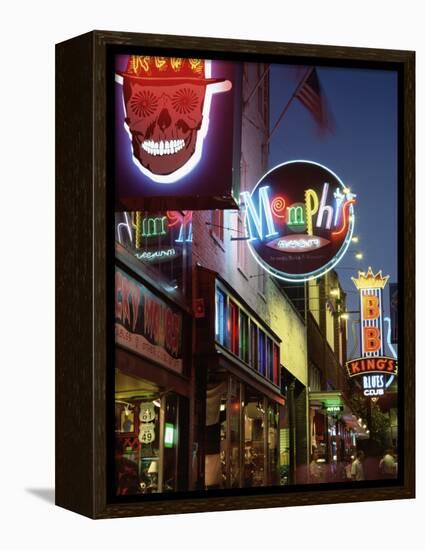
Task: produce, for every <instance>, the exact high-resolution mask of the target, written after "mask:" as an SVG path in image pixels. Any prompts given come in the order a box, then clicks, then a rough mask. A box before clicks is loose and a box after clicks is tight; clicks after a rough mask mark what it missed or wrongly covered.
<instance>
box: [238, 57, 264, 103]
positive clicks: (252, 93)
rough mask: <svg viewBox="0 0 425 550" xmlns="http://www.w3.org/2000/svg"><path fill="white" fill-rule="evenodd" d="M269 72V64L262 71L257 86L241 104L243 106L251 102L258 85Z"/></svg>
mask: <svg viewBox="0 0 425 550" xmlns="http://www.w3.org/2000/svg"><path fill="white" fill-rule="evenodd" d="M269 70H270V64H269V65H268V66H267V69H264V71H263V74H262V75H261V76H260V78H259V79H258V82H257V84H256V85H255V86H254V89H253V90H252V91H251V93H250V94H249V96H248V97H247V99H246V100H245V101H244V102H243V106H244V107H246V106H247V105H248V103H249V102H250V101H251V98H252V96H253V95H254V94H255V92H256V91H257V90H258V88H259V86H260V84H261V83H262V82H263V80H264V78H265V77H266V75H267V73H268V72H269Z"/></svg>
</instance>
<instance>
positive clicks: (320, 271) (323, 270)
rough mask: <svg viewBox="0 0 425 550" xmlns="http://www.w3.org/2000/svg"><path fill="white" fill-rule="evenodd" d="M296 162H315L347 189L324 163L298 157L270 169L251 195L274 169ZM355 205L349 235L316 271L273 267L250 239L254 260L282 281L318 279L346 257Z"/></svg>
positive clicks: (352, 226) (351, 232) (351, 212)
mask: <svg viewBox="0 0 425 550" xmlns="http://www.w3.org/2000/svg"><path fill="white" fill-rule="evenodd" d="M296 162H305V163H307V164H314V165H315V166H319V167H320V168H323V169H324V170H327V171H328V172H329V173H330V174H332V175H333V176H334V177H335V178H336V180H337V181H338V182H339V183H340V184H341V186H342V188H343V189H347V186H346V185H345V184H344V183H343V181H342V180H341V179H340V178H339V177H338V176H337V175H336V174H335V172H333V171H332V170H330V169H329V168H328V167H327V166H325V165H324V164H320V163H319V162H315V161H313V160H305V159H297V160H289V161H287V162H282V163H281V164H277V165H276V166H273V168H271V169H270V170H268V171H267V172H266V173H265V174H264V176H263V177H262V178H261V179H260V180H259V181H258V182H257V184H256V186H255V187H254V189H253V190H252V192H251V197H252V196H253V194H254V193H255V191H256V189H257V187H258V186H259V185H260V184H261V183H262V182H263V181H264V179H265V178H266V177H267V176H268V175H269V174H270V173H271V172H273V171H274V170H276V169H277V168H281V167H282V166H286V165H288V164H295V163H296ZM353 210H354V209H353V205H350V216H349V226H348V230H347V235H346V237H345V241H344V243H343V245H342V246H341V248H340V249H339V250H338V252H337V253H336V255H335V256H334V257H333V258H332V259H331V260H330V261H329V262H327V263H326V264H325V265H324V266H323V267H321V268H319V269H316V270H314V271H310V272H308V273H300V274H299V275H291V274H290V273H285V272H283V271H278V270H277V269H273V268H272V267H271V266H269V265H268V264H266V263H265V262H264V261H262V259H261V258H260V257H259V255H258V254H257V253H256V252H255V251H254V249H253V247H252V246H251V244H250V242H249V241H248V248H249V250H250V252H251V254H252V257H253V258H254V260H255V261H256V262H257V263H258V264H259V265H260V267H262V268H263V269H264V270H265V271H267V273H269V274H270V275H272V276H273V277H276V278H277V279H281V280H282V281H288V282H298V283H303V282H307V281H312V280H313V279H317V278H318V277H321V276H322V275H324V274H325V273H327V272H328V271H330V270H331V269H333V268H334V267H335V266H336V265H337V264H338V263H339V262H340V261H341V260H342V258H343V257H344V255H345V253H346V252H347V249H348V247H349V246H350V243H351V238H352V236H353V231H354V222H355V216H354V211H353ZM244 222H245V232H246V234H247V235H248V227H247V225H246V216H245V220H244Z"/></svg>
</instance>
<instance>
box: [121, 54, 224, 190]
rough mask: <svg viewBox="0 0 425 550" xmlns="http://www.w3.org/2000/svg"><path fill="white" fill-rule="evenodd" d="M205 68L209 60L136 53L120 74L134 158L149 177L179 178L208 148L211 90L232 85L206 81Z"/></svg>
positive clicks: (216, 90)
mask: <svg viewBox="0 0 425 550" xmlns="http://www.w3.org/2000/svg"><path fill="white" fill-rule="evenodd" d="M205 65H206V62H205V60H203V59H183V58H174V57H170V58H168V57H151V56H143V55H131V56H129V60H128V63H127V69H126V71H125V72H121V73H118V74H119V75H120V76H121V77H122V78H123V92H124V105H125V113H126V118H125V122H126V124H127V126H128V129H129V131H130V134H131V141H132V147H133V156H134V158H135V160H136V164H137V163H139V164H140V166H139V167H143V168H144V169H145V170H147V171H148V175H157V176H160V177H161V176H166V175H169V174H173V173H174V172H176V171H177V170H178V169H179V168H181V167H183V166H185V165H186V164H187V163H188V161H189V160H190V159H191V158H192V157H193V155H194V153H195V150H196V149H197V147H198V148H200V147H202V139H203V137H204V136H202V135H200V130H201V128H202V124H203V115H204V113H203V111H204V103H205V97H206V91H207V86H209V85H211V84H218V83H222V84H221V86H220V85H218V86H215V87H214V92H224V91H228V90H230V89H231V87H232V85H231V83H230V81H228V80H225V79H223V78H206V76H205ZM207 116H208V113H207ZM142 171H144V170H143V169H142ZM153 179H156V181H162V180H161V178H159V179H158V178H155V176H153Z"/></svg>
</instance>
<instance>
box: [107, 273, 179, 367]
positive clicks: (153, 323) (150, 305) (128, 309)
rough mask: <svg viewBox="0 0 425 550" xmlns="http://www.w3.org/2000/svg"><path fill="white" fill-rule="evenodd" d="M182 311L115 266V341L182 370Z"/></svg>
mask: <svg viewBox="0 0 425 550" xmlns="http://www.w3.org/2000/svg"><path fill="white" fill-rule="evenodd" d="M182 323H183V317H182V314H181V313H180V312H179V311H178V310H177V309H176V308H174V307H171V306H169V305H168V304H166V303H165V302H164V301H163V300H161V299H160V298H159V297H158V296H156V295H155V294H153V293H152V292H150V291H149V290H148V289H147V288H146V287H145V286H144V285H142V284H141V283H139V282H138V281H136V280H135V279H133V277H130V276H129V275H127V274H126V273H125V272H124V271H121V270H120V269H118V268H116V269H115V341H116V343H117V344H118V345H120V346H123V347H125V348H127V349H130V350H131V351H133V352H134V353H137V354H138V355H141V356H143V357H146V358H147V359H150V360H151V361H154V362H156V363H158V364H160V365H162V366H164V367H166V368H168V369H171V370H173V371H176V372H179V373H181V372H182V366H183V365H182Z"/></svg>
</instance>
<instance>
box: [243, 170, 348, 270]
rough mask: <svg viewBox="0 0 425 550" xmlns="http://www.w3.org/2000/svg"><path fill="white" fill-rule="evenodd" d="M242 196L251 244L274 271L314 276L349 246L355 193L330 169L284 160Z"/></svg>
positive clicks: (266, 267) (328, 267)
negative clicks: (250, 191)
mask: <svg viewBox="0 0 425 550" xmlns="http://www.w3.org/2000/svg"><path fill="white" fill-rule="evenodd" d="M241 198H242V201H243V203H244V206H245V213H246V214H245V223H246V231H247V236H248V246H249V248H250V250H251V253H252V254H253V256H254V258H255V259H256V260H257V261H258V263H259V264H260V265H261V266H262V267H263V268H264V269H265V270H266V271H267V272H268V273H270V274H271V275H273V276H275V277H278V278H279V279H283V280H285V281H307V280H309V279H314V278H316V277H320V276H321V275H323V274H324V273H326V272H327V271H329V270H330V269H333V268H334V267H335V266H336V264H337V263H338V262H339V261H340V260H341V258H342V257H343V255H344V254H345V252H346V251H347V248H348V246H349V244H350V241H351V237H352V234H353V229H354V204H355V202H356V196H355V195H354V194H353V193H352V192H351V191H350V189H349V188H347V187H346V186H345V185H344V183H343V182H342V181H341V180H340V179H339V177H338V176H337V175H336V174H334V173H333V172H332V171H331V170H329V168H326V167H325V166H322V165H321V164H317V163H315V162H311V161H306V160H294V161H290V162H285V163H284V164H281V165H279V166H276V167H275V168H273V169H272V170H270V171H269V172H268V173H267V174H265V175H264V176H263V177H262V178H261V180H260V181H259V182H258V183H257V185H256V187H255V188H254V190H253V191H252V193H249V192H246V191H245V192H243V193H241Z"/></svg>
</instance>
